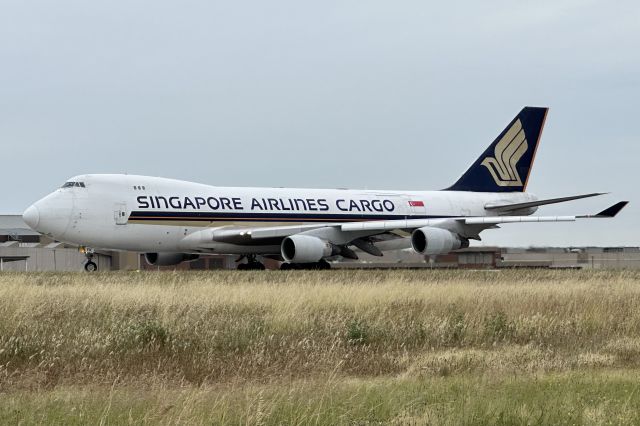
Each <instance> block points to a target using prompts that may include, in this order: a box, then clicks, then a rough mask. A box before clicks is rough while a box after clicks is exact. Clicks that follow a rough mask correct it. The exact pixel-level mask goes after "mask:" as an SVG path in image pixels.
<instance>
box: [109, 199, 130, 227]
mask: <svg viewBox="0 0 640 426" xmlns="http://www.w3.org/2000/svg"><path fill="white" fill-rule="evenodd" d="M113 219H114V220H115V222H116V225H126V224H127V220H128V219H129V217H128V215H127V204H126V203H116V205H115V207H114V209H113Z"/></svg>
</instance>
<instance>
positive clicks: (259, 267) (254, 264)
mask: <svg viewBox="0 0 640 426" xmlns="http://www.w3.org/2000/svg"><path fill="white" fill-rule="evenodd" d="M250 265H251V268H250V269H254V270H256V271H264V270H265V267H264V265H263V264H262V263H260V262H252V263H250Z"/></svg>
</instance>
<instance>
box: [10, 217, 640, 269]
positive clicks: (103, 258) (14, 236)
mask: <svg viewBox="0 0 640 426" xmlns="http://www.w3.org/2000/svg"><path fill="white" fill-rule="evenodd" d="M358 255H359V257H360V259H359V260H357V261H344V262H338V263H335V264H334V268H457V269H498V268H575V269H640V248H639V247H569V248H557V247H534V248H502V247H469V248H466V249H463V250H458V251H456V252H454V253H450V254H447V255H440V256H431V257H425V256H421V255H419V254H416V253H415V252H413V250H401V251H396V252H387V253H385V256H384V257H375V256H370V255H368V254H364V253H359V254H358ZM93 260H94V262H96V263H97V264H98V268H99V270H101V271H109V270H175V269H178V270H215V269H235V267H236V260H237V256H224V255H210V256H202V257H201V258H200V259H198V260H196V261H193V262H184V263H182V264H180V265H178V266H170V267H158V266H152V265H149V264H147V262H146V261H145V260H144V255H143V254H139V253H130V252H111V251H99V252H96V254H95V256H94V259H93ZM85 261H86V259H85V256H84V254H83V253H80V252H79V251H78V248H77V247H75V246H68V245H65V244H64V243H60V242H57V241H54V240H51V239H50V238H48V237H46V236H43V235H40V234H39V233H37V232H35V231H32V230H31V229H29V227H28V226H27V225H26V224H25V223H24V221H23V220H22V217H21V216H18V215H0V272H1V271H82V270H83V266H84V263H85ZM264 263H265V266H266V267H267V269H277V268H278V267H279V262H276V261H273V260H269V259H265V262H264Z"/></svg>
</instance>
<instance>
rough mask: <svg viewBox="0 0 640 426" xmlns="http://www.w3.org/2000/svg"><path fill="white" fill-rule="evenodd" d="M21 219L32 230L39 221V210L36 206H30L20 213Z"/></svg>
mask: <svg viewBox="0 0 640 426" xmlns="http://www.w3.org/2000/svg"><path fill="white" fill-rule="evenodd" d="M22 219H23V220H24V222H25V223H26V224H27V225H29V227H30V228H31V229H33V230H35V229H36V227H37V226H38V223H40V212H39V211H38V208H37V207H36V206H30V207H29V208H27V209H26V210H25V211H24V213H22Z"/></svg>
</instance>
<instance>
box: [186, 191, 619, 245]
mask: <svg viewBox="0 0 640 426" xmlns="http://www.w3.org/2000/svg"><path fill="white" fill-rule="evenodd" d="M627 203H628V202H627V201H621V202H619V203H616V204H614V205H613V206H611V207H609V208H607V209H605V210H603V211H601V212H599V213H597V214H592V215H573V216H477V217H453V218H440V219H402V220H387V221H383V220H380V221H364V222H349V223H335V222H327V223H317V224H310V225H291V226H272V227H269V226H267V227H254V228H251V227H223V228H213V229H205V230H203V231H199V232H196V233H194V234H191V235H189V236H187V237H186V238H185V239H184V240H183V242H184V243H185V244H186V245H188V246H191V247H193V246H197V247H198V248H202V249H206V248H207V245H208V243H212V242H218V243H219V242H225V243H231V244H241V245H242V244H246V245H271V244H273V245H277V244H280V242H281V241H282V239H283V238H285V237H288V236H291V235H296V234H304V235H311V236H317V237H319V238H324V239H327V240H329V241H331V242H333V243H334V244H351V243H353V242H354V241H359V240H360V239H362V238H368V237H372V236H376V235H381V234H387V235H392V236H396V237H399V236H403V234H404V235H405V236H406V235H408V234H407V233H409V232H411V231H413V230H414V229H418V228H422V227H425V226H431V227H435V228H442V229H447V230H450V231H451V232H455V233H457V234H459V235H461V236H463V237H465V238H470V239H479V238H480V237H479V233H480V232H481V231H483V230H485V229H490V228H496V227H498V226H499V225H501V224H507V223H539V222H573V221H575V220H577V219H589V218H611V217H614V216H616V215H617V214H618V213H619V212H620V210H622V209H623V208H624V207H625V206H626V205H627Z"/></svg>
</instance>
